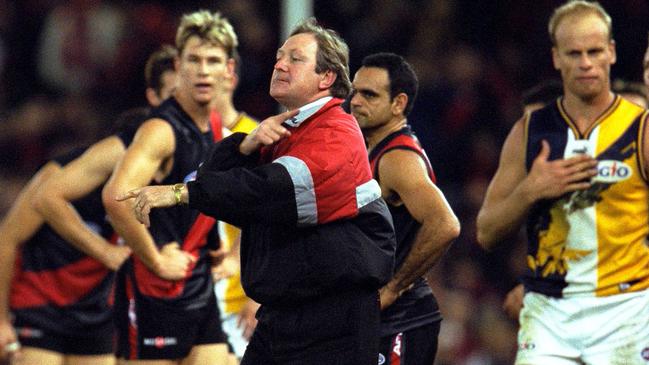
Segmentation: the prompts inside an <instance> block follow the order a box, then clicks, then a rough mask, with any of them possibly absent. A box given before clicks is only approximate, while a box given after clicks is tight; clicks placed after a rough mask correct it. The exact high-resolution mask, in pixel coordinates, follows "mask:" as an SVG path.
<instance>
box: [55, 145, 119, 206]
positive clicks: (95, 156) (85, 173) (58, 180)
mask: <svg viewBox="0 0 649 365" xmlns="http://www.w3.org/2000/svg"><path fill="white" fill-rule="evenodd" d="M123 155H124V144H123V143H122V141H121V140H120V139H119V138H117V137H109V138H106V139H104V140H102V141H100V142H98V143H97V144H95V145H93V146H92V147H91V148H89V149H88V150H87V151H86V152H85V153H84V154H83V155H81V156H79V158H77V159H76V160H74V161H72V162H70V163H69V164H67V165H66V166H65V167H64V168H63V169H62V170H61V172H60V173H58V174H57V175H56V176H55V177H53V178H52V179H50V181H49V182H48V183H47V184H46V186H44V189H47V190H49V193H51V194H55V195H58V196H60V197H62V198H63V199H65V200H67V201H73V200H76V199H79V198H82V197H84V196H86V195H88V194H89V193H91V192H92V191H94V190H95V189H97V188H99V187H100V186H101V185H102V184H104V183H105V182H106V180H107V179H108V177H109V176H110V174H111V172H112V171H113V168H114V167H115V165H116V164H117V161H119V159H120V158H121V157H122V156H123Z"/></svg>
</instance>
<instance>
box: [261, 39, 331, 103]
mask: <svg viewBox="0 0 649 365" xmlns="http://www.w3.org/2000/svg"><path fill="white" fill-rule="evenodd" d="M317 53H318V42H317V41H316V39H315V36H314V35H313V34H311V33H300V34H296V35H294V36H291V37H290V38H288V39H287V40H286V42H284V44H283V45H282V47H281V48H280V49H279V50H277V57H276V61H275V67H274V68H273V76H272V78H271V80H270V96H272V97H273V98H274V99H275V100H277V101H278V102H279V103H280V104H282V105H284V106H285V107H287V108H288V109H289V110H292V109H296V108H299V107H301V106H303V105H306V104H308V103H310V102H312V101H315V100H317V99H319V98H320V97H322V96H325V95H323V94H327V93H328V89H329V87H331V83H332V80H331V75H330V74H331V72H330V71H326V72H323V73H321V74H318V73H317V72H316V71H315V69H316V56H317ZM334 78H335V76H334Z"/></svg>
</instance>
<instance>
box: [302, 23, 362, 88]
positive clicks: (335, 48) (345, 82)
mask: <svg viewBox="0 0 649 365" xmlns="http://www.w3.org/2000/svg"><path fill="white" fill-rule="evenodd" d="M303 33H308V34H313V36H314V37H315V39H316V42H317V43H318V52H317V54H316V67H315V72H317V73H323V72H325V71H333V72H334V73H335V74H336V81H334V83H333V85H331V88H329V91H330V92H331V95H332V96H334V97H337V98H342V99H344V98H346V97H348V96H349V94H350V93H351V91H352V82H351V80H350V78H349V47H348V46H347V43H345V41H344V40H343V39H342V38H341V37H340V35H338V33H336V31H334V30H332V29H326V28H323V27H322V26H320V25H318V23H317V21H316V19H315V18H313V17H311V18H308V19H305V20H303V21H302V22H301V23H300V24H298V25H297V26H296V27H295V28H294V29H293V31H292V32H291V36H294V35H296V34H303Z"/></svg>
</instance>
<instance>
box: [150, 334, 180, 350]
mask: <svg viewBox="0 0 649 365" xmlns="http://www.w3.org/2000/svg"><path fill="white" fill-rule="evenodd" d="M142 344H143V345H144V346H153V347H156V348H159V349H161V348H163V347H165V346H173V345H177V344H178V339H177V338H176V337H162V336H157V337H145V338H143V339H142Z"/></svg>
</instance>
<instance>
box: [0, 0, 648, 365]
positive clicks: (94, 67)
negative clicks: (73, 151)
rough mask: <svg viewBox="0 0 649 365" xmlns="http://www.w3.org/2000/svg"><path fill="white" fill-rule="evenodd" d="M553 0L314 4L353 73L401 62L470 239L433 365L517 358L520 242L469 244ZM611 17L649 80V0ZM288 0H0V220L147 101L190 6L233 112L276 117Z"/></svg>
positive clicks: (441, 296) (543, 52)
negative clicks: (507, 298)
mask: <svg viewBox="0 0 649 365" xmlns="http://www.w3.org/2000/svg"><path fill="white" fill-rule="evenodd" d="M562 3H563V1H559V0H515V1H509V0H507V1H505V0H491V1H478V0H400V1H396V0H394V1H391V0H314V1H313V9H314V14H315V16H316V17H317V18H318V20H319V21H320V23H322V24H324V25H326V26H327V27H331V28H333V29H335V30H337V31H338V32H339V33H340V34H341V35H342V36H343V38H345V40H346V41H347V42H348V44H349V46H350V50H351V62H350V66H351V71H352V73H353V72H355V71H356V69H357V68H358V67H359V64H360V61H361V60H362V58H363V57H364V56H366V55H368V54H370V53H372V52H377V51H392V52H396V53H400V54H402V55H404V56H405V57H406V58H407V59H408V60H409V61H410V62H411V63H412V64H413V66H414V67H415V70H416V71H417V73H418V75H419V80H420V92H419V97H418V100H417V102H416V104H415V107H414V110H413V112H412V114H411V116H410V118H409V120H410V123H411V125H412V126H413V129H414V130H415V132H416V133H417V135H418V136H419V138H420V140H421V142H422V144H423V145H424V148H425V149H426V151H427V153H428V155H429V157H430V159H431V161H432V163H433V166H434V168H435V172H436V174H437V178H438V185H439V186H440V187H441V189H442V190H443V191H444V193H445V194H446V196H447V198H448V199H449V202H450V203H451V205H452V207H453V208H454V210H455V212H456V213H457V214H458V216H459V217H460V219H461V222H462V235H461V237H460V238H459V239H458V240H457V242H456V243H455V244H454V245H453V247H452V248H451V249H450V251H449V252H448V253H447V254H446V256H445V258H444V260H443V262H442V263H441V264H440V265H438V267H437V268H436V270H435V271H434V272H432V273H431V275H430V281H431V285H432V286H433V288H434V290H435V294H436V295H437V297H438V300H439V302H440V306H441V309H442V313H443V316H444V318H445V320H444V322H443V324H442V333H441V335H440V348H439V352H438V361H437V363H438V364H439V365H450V364H453V365H456V364H457V365H479V364H485V365H487V364H510V363H511V362H512V356H513V354H514V353H515V348H516V345H515V343H516V341H515V336H516V329H517V323H516V322H515V321H512V320H510V319H508V318H506V316H505V315H504V313H503V312H502V310H501V303H502V300H503V297H504V295H505V293H506V292H507V291H508V290H509V289H511V288H512V287H513V286H514V285H515V284H516V283H517V277H518V276H519V275H520V273H521V271H522V270H523V268H524V265H525V260H524V256H525V253H524V250H525V246H524V240H523V238H522V237H519V238H518V239H514V240H512V241H511V242H504V243H503V245H502V247H501V248H500V249H498V250H496V251H494V252H489V253H487V252H484V251H482V250H481V249H480V248H479V247H478V246H477V244H476V243H475V228H474V226H475V223H474V222H475V216H476V213H477V210H478V209H479V207H480V204H481V202H482V199H483V196H484V192H485V189H486V187H487V184H488V181H489V179H490V178H491V176H492V175H493V173H494V171H495V169H496V167H497V163H498V155H499V151H500V147H501V145H502V142H503V140H504V138H505V136H506V134H507V132H508V131H509V128H510V127H511V125H512V124H513V123H514V122H515V121H516V120H517V119H518V118H519V117H520V116H521V112H522V107H521V101H520V95H521V93H522V91H524V90H525V89H527V88H529V87H531V86H533V85H534V84H536V83H537V82H539V81H541V80H545V79H549V78H557V77H558V74H557V73H556V72H555V71H554V69H553V67H552V62H551V54H550V47H551V45H550V41H549V38H548V35H547V20H548V18H549V16H550V14H551V12H552V9H553V8H554V7H556V6H557V5H559V4H562ZM600 3H601V4H602V5H603V6H604V8H605V9H606V10H607V11H608V12H609V13H610V14H611V16H612V18H613V33H614V37H615V39H616V41H617V51H618V61H617V64H616V65H615V66H614V68H613V70H612V74H613V77H615V78H622V79H625V80H630V81H640V80H641V72H642V57H643V54H644V50H645V48H646V46H647V30H648V29H649V25H648V23H647V19H649V2H648V1H646V0H607V1H604V0H602V1H600ZM280 5H281V4H280V0H212V1H182V2H180V1H178V2H164V1H144V0H128V1H127V0H103V1H102V0H70V1H56V0H20V1H17V0H0V80H1V81H0V186H1V187H2V194H0V217H1V216H2V215H4V213H5V212H6V210H7V209H8V207H9V206H10V205H11V203H12V202H13V199H14V198H15V196H16V194H17V193H18V191H19V190H20V189H21V188H22V186H23V184H24V182H25V181H26V180H27V179H28V178H29V177H30V176H31V174H32V173H33V172H34V171H35V170H36V169H37V167H38V166H39V165H40V164H42V163H43V161H45V160H46V159H48V158H50V157H53V156H54V155H56V154H58V153H60V152H64V151H66V150H69V149H70V148H72V147H74V146H77V145H82V144H87V143H90V142H93V141H94V140H96V139H97V138H99V137H100V136H102V135H104V134H105V133H106V132H107V131H108V130H109V128H110V126H111V124H112V122H113V121H114V120H115V118H116V116H117V115H118V114H119V113H120V112H121V111H123V110H125V109H127V108H130V107H134V106H143V105H145V103H146V100H145V98H144V76H143V74H144V72H143V69H144V64H145V61H146V58H147V57H148V55H149V54H150V53H151V52H153V51H154V50H156V49H157V48H158V47H159V46H160V45H161V44H162V43H172V44H173V41H174V35H175V29H176V27H177V25H178V20H179V17H180V15H181V14H183V13H185V12H189V11H193V10H197V9H209V10H219V11H221V12H222V13H223V14H224V15H225V16H226V17H227V18H228V19H230V21H231V22H232V24H233V25H234V27H235V30H236V32H237V33H238V36H239V40H240V47H239V49H240V53H241V58H242V67H241V73H242V74H241V82H240V85H239V88H238V90H237V93H236V94H235V105H236V106H237V108H239V109H240V110H244V111H246V112H247V113H248V114H250V115H252V116H254V117H257V118H259V119H263V118H265V117H267V116H270V115H271V114H274V113H275V112H276V111H277V110H278V109H277V105H276V103H275V102H274V101H273V100H272V99H271V98H270V97H269V96H268V93H267V92H268V83H269V77H270V74H271V72H272V65H273V63H274V57H275V51H276V49H277V47H278V45H279V44H278V42H279V30H280V22H281V16H282V14H281V10H280V9H281V6H280Z"/></svg>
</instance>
